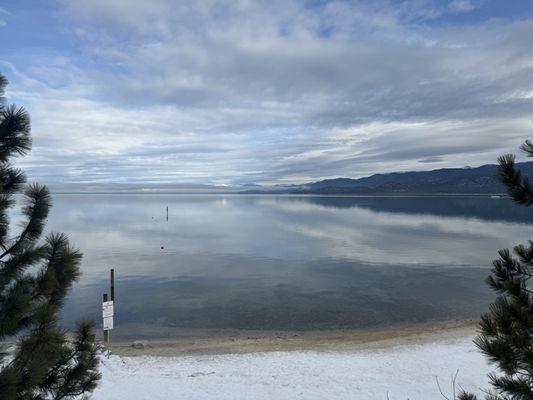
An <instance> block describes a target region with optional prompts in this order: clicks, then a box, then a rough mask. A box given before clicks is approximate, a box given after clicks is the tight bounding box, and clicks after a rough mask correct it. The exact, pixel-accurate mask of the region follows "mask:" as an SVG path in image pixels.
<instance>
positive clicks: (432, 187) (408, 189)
mask: <svg viewBox="0 0 533 400" xmlns="http://www.w3.org/2000/svg"><path fill="white" fill-rule="evenodd" d="M517 167H518V168H520V169H521V170H522V172H523V174H524V176H527V177H529V178H531V179H533V162H526V163H518V164H517ZM497 171H498V166H497V165H494V164H488V165H483V166H481V167H477V168H470V167H465V168H443V169H436V170H433V171H413V172H394V173H390V174H376V175H372V176H369V177H366V178H360V179H350V178H336V179H326V180H322V181H318V182H312V183H307V184H303V185H293V186H287V187H264V188H258V187H254V188H253V189H249V190H246V191H244V192H242V193H249V194H252V193H255V194H261V193H263V194H264V193H280V194H281V193H286V194H324V195H343V194H344V195H348V194H410V193H413V194H437V193H441V194H444V193H448V194H451V193H453V194H505V193H506V190H505V187H504V186H503V185H502V184H501V183H500V182H499V181H498V179H497V177H496V175H497Z"/></svg>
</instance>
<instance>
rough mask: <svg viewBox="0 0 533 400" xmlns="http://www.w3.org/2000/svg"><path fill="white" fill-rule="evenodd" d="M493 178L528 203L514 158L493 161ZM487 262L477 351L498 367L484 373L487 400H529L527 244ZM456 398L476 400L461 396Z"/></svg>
mask: <svg viewBox="0 0 533 400" xmlns="http://www.w3.org/2000/svg"><path fill="white" fill-rule="evenodd" d="M521 149H522V150H523V151H524V152H526V153H527V155H528V156H529V157H533V144H532V143H531V142H529V141H526V142H525V143H524V144H523V145H522V147H521ZM498 161H499V163H500V171H499V177H500V180H501V181H502V182H503V183H504V184H505V186H506V187H507V190H508V193H509V196H510V197H511V198H512V199H513V200H514V201H515V202H517V203H519V204H522V205H525V206H530V205H531V204H533V187H532V186H531V184H530V182H529V181H528V179H527V178H525V177H523V176H522V174H521V173H520V171H519V170H518V169H516V166H515V157H514V155H512V154H507V155H504V156H502V157H500V158H499V159H498ZM499 256H500V258H499V259H497V260H495V261H494V262H493V266H492V270H491V274H490V276H489V277H488V278H487V283H488V285H489V286H490V287H491V288H492V289H493V290H494V291H495V292H496V293H497V297H496V300H495V301H494V302H493V303H492V304H491V305H490V308H489V311H488V312H487V313H485V314H483V315H482V316H481V325H480V333H479V336H478V337H477V338H476V339H475V341H474V342H475V344H476V345H477V347H478V348H479V349H480V350H481V351H482V352H483V353H484V354H485V355H486V356H487V358H488V359H489V361H490V362H491V363H492V364H495V365H496V366H497V367H498V371H499V372H498V373H493V374H490V375H489V380H490V383H491V385H492V389H490V390H488V391H487V395H486V397H485V398H486V399H487V400H525V399H528V400H529V399H533V341H532V339H533V298H532V293H533V292H532V289H531V282H530V279H531V278H532V277H533V241H529V243H528V244H527V245H519V246H516V247H514V249H513V252H510V251H509V250H508V249H504V250H500V251H499ZM459 399H460V400H476V399H477V398H476V396H474V395H472V394H469V393H461V395H460V396H459Z"/></svg>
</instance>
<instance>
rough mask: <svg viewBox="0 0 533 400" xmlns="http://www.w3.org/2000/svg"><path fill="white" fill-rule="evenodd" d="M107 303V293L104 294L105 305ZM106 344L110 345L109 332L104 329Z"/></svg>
mask: <svg viewBox="0 0 533 400" xmlns="http://www.w3.org/2000/svg"><path fill="white" fill-rule="evenodd" d="M106 301H107V293H104V303H105V302H106ZM104 343H109V331H108V330H106V329H104Z"/></svg>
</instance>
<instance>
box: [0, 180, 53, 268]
mask: <svg viewBox="0 0 533 400" xmlns="http://www.w3.org/2000/svg"><path fill="white" fill-rule="evenodd" d="M24 202H25V205H24V207H23V209H22V214H23V215H24V216H25V217H26V218H27V220H28V222H27V224H26V227H25V228H24V230H23V231H22V233H21V234H20V235H19V237H18V238H17V239H16V240H15V242H14V243H13V244H12V245H11V246H10V247H9V248H8V249H7V250H5V251H4V252H3V253H2V254H1V255H0V260H2V259H3V258H4V257H5V256H7V255H8V254H11V253H13V252H17V251H21V250H22V249H23V248H24V247H25V246H27V245H29V244H31V243H33V242H34V241H35V240H37V239H39V237H40V236H41V233H42V231H43V229H44V223H45V220H46V218H47V217H48V212H49V210H50V206H51V202H52V201H51V197H50V192H49V191H48V189H47V188H46V186H40V185H37V184H33V185H30V186H28V188H27V189H26V191H25V193H24Z"/></svg>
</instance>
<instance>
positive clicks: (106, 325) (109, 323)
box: [104, 316, 113, 331]
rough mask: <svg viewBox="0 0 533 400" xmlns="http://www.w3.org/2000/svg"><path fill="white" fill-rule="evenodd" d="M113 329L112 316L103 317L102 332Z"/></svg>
mask: <svg viewBox="0 0 533 400" xmlns="http://www.w3.org/2000/svg"><path fill="white" fill-rule="evenodd" d="M110 329H113V316H110V317H104V331H108V330H110Z"/></svg>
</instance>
